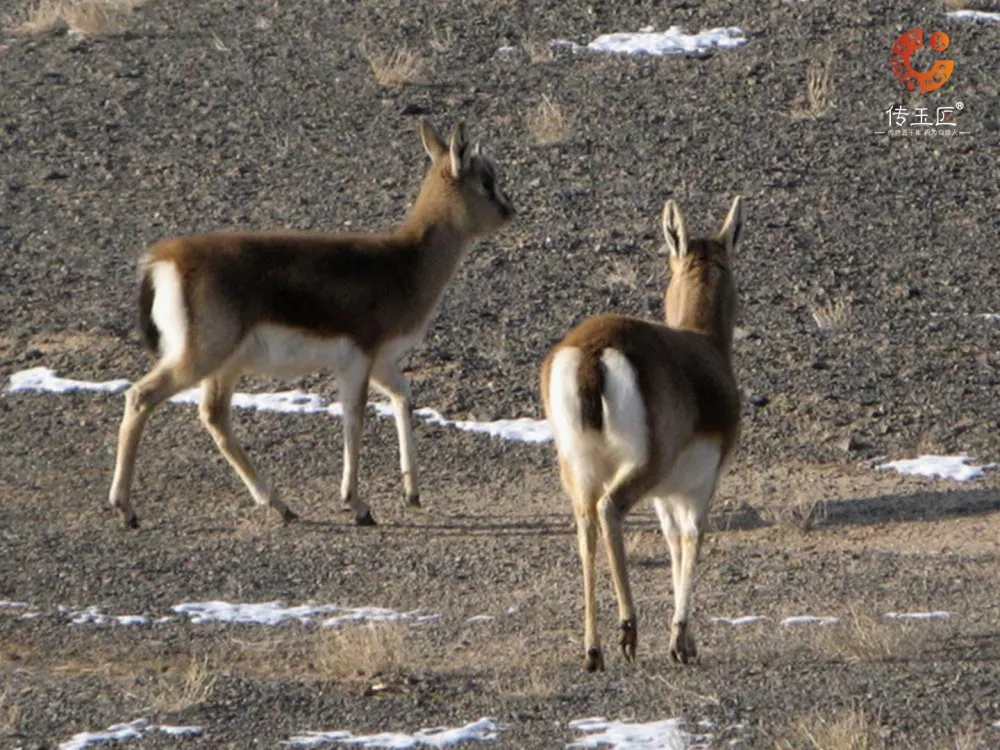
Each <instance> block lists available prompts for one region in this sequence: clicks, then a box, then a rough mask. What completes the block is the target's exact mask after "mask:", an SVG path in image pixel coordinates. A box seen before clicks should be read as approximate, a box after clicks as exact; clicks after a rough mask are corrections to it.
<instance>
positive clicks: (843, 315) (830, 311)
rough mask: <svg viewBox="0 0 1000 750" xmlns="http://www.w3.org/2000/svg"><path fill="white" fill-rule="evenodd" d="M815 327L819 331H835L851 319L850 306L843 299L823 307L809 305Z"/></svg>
mask: <svg viewBox="0 0 1000 750" xmlns="http://www.w3.org/2000/svg"><path fill="white" fill-rule="evenodd" d="M809 312H810V313H812V317H813V320H814V321H816V327H817V328H819V330H821V331H837V330H840V329H841V328H843V327H844V326H845V325H847V321H848V320H849V319H850V317H851V308H850V305H849V304H848V303H847V302H846V301H845V300H844V299H843V298H840V299H835V300H832V301H830V302H827V303H825V304H823V305H810V307H809Z"/></svg>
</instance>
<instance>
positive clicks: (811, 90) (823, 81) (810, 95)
mask: <svg viewBox="0 0 1000 750" xmlns="http://www.w3.org/2000/svg"><path fill="white" fill-rule="evenodd" d="M833 94H834V83H833V54H829V55H827V57H826V59H825V60H813V61H812V62H810V63H809V68H808V69H807V70H806V106H805V108H800V109H796V110H793V111H792V115H793V116H794V117H812V118H814V119H815V118H818V117H822V116H823V115H824V114H825V113H826V112H827V110H829V109H830V108H831V107H832V106H833Z"/></svg>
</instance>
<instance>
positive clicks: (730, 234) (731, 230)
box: [719, 195, 743, 253]
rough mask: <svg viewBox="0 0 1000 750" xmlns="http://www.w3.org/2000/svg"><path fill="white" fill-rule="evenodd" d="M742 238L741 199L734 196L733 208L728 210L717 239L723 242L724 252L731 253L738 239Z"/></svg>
mask: <svg viewBox="0 0 1000 750" xmlns="http://www.w3.org/2000/svg"><path fill="white" fill-rule="evenodd" d="M742 236H743V199H742V198H741V197H740V196H738V195H737V196H736V198H735V199H734V200H733V207H732V208H730V209H729V215H728V216H726V220H725V221H724V222H722V229H721V230H720V231H719V239H722V240H725V243H726V252H729V253H731V252H733V250H734V249H735V248H736V245H737V243H738V242H739V241H740V237H742Z"/></svg>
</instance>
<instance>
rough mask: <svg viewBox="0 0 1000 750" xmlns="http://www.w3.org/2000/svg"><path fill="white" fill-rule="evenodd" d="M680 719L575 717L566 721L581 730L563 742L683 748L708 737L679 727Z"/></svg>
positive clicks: (626, 749)
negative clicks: (575, 737) (578, 736)
mask: <svg viewBox="0 0 1000 750" xmlns="http://www.w3.org/2000/svg"><path fill="white" fill-rule="evenodd" d="M683 723H684V722H683V721H682V720H681V719H663V720H662V721H650V722H647V723H645V724H643V723H638V722H628V721H608V720H607V719H605V718H604V717H602V716H597V717H593V718H589V719H577V720H575V721H571V722H570V723H569V725H568V726H569V728H570V729H575V730H576V731H578V732H583V733H584V734H586V735H587V736H586V737H581V738H580V739H578V740H577V741H576V742H573V743H571V744H570V745H567V747H570V748H589V747H605V746H610V747H611V748H612V749H613V750H643V748H650V749H653V748H655V749H656V750H685V748H689V747H691V746H692V744H693V743H695V742H700V741H705V740H707V739H709V738H710V736H706V735H695V734H691V733H689V732H685V731H684V730H683V729H681V725H682V724H683Z"/></svg>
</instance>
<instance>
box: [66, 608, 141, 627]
mask: <svg viewBox="0 0 1000 750" xmlns="http://www.w3.org/2000/svg"><path fill="white" fill-rule="evenodd" d="M59 610H60V611H61V612H65V613H66V614H68V615H69V617H70V618H71V619H70V622H71V623H72V624H73V625H98V626H103V625H108V624H116V625H148V624H149V618H148V617H144V616H142V615H106V614H104V613H103V612H101V610H100V609H98V608H97V607H87V608H86V609H73V610H66V609H65V608H63V607H60V608H59Z"/></svg>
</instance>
